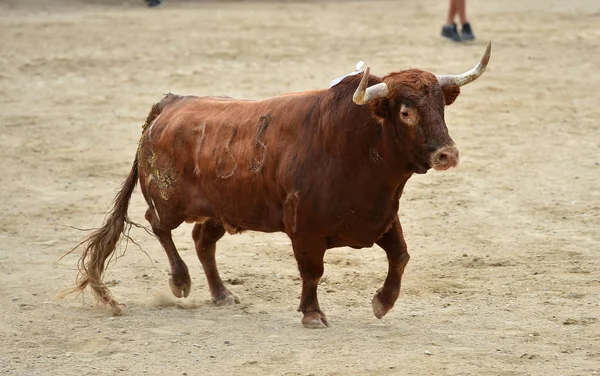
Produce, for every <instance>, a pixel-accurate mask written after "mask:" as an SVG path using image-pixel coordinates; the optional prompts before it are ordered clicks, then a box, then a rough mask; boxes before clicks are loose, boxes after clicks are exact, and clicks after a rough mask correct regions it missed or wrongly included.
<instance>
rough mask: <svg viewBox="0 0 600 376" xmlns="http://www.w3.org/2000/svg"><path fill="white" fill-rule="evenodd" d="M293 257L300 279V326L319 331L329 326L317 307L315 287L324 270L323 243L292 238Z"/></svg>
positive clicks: (317, 300)
mask: <svg viewBox="0 0 600 376" xmlns="http://www.w3.org/2000/svg"><path fill="white" fill-rule="evenodd" d="M292 247H293V248H294V256H295V257H296V262H297V263H298V270H299V271H300V276H301V277H302V295H301V297H300V305H299V306H298V311H301V312H302V313H303V314H304V316H303V317H302V325H304V326H305V327H306V328H310V329H320V328H326V327H328V326H329V323H328V322H327V317H325V313H323V311H321V308H320V307H319V299H318V298H317V287H318V286H319V281H320V280H321V277H322V276H323V272H324V270H325V268H324V266H323V257H324V256H325V251H326V249H327V247H326V245H325V244H324V242H321V241H309V240H307V239H294V238H292Z"/></svg>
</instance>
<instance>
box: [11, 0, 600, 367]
mask: <svg viewBox="0 0 600 376" xmlns="http://www.w3.org/2000/svg"><path fill="white" fill-rule="evenodd" d="M49 3H52V4H51V5H50V4H49ZM68 3H70V5H68ZM141 3H142V2H141V0H139V1H134V0H130V2H129V4H127V3H124V2H123V1H117V0H112V1H108V0H107V1H100V0H95V1H92V0H87V1H84V0H71V1H67V0H55V1H52V2H48V1H42V0H2V1H1V2H0V36H1V44H0V66H1V67H2V69H1V70H0V110H1V111H0V112H1V114H0V134H1V135H0V160H1V165H0V166H1V167H0V188H1V189H0V210H2V213H3V216H2V218H1V219H0V241H1V243H0V304H1V310H0V312H1V320H0V373H8V374H18V375H32V374H41V375H116V374H124V375H141V374H149V375H185V374H187V375H201V374H202V375H594V374H600V320H599V317H598V316H599V313H600V235H599V233H600V95H599V94H598V93H599V92H600V89H599V88H600V69H599V67H600V43H599V41H600V2H598V1H596V0H587V1H583V0H573V1H568V2H565V1H558V0H519V1H517V0H505V1H494V2H492V1H469V4H468V7H469V9H468V11H469V14H470V18H471V20H472V24H473V27H474V31H475V33H476V35H477V37H478V40H477V41H476V42H474V43H470V44H464V45H463V44H460V45H459V44H452V43H450V42H447V41H445V40H442V39H441V38H440V37H439V35H438V33H439V31H440V30H439V29H440V26H441V23H442V22H443V21H444V19H445V12H446V5H447V4H446V1H441V0H439V1H433V0H426V1H417V0H406V1H380V0H370V1H361V2H359V1H343V2H336V1H326V2H318V1H313V2H304V3H291V2H283V3H282V2H276V1H271V2H231V1H223V2H206V1H197V2H194V1H188V2H177V1H175V0H173V1H171V2H168V3H166V4H165V5H164V6H163V7H161V8H159V9H147V8H145V7H144V6H143V5H142V4H141ZM488 39H490V40H492V41H493V43H494V45H493V52H492V60H491V63H490V66H489V68H488V71H487V72H486V73H485V74H484V76H483V77H482V78H481V79H480V80H479V81H477V82H476V83H473V84H472V85H469V86H467V87H465V88H464V90H463V94H462V95H461V97H459V99H458V100H457V102H456V103H455V104H454V105H452V106H451V107H449V108H448V111H447V119H446V120H447V123H448V126H449V129H450V133H451V135H452V137H453V138H454V140H455V141H456V142H457V144H458V146H459V147H460V150H461V156H462V162H461V165H460V166H459V168H458V169H454V170H451V171H448V172H446V173H436V172H429V173H428V174H427V175H425V176H414V177H413V178H412V179H411V180H410V181H409V184H408V186H407V188H406V189H405V192H404V196H403V198H402V201H401V220H402V222H403V225H404V230H405V235H406V240H407V243H408V246H409V251H410V253H411V255H412V259H411V261H410V263H409V265H408V267H407V270H406V273H405V275H404V281H403V282H404V283H403V290H402V293H401V296H400V298H399V300H398V303H397V304H396V307H395V308H394V309H393V310H392V311H391V312H390V313H388V315H387V316H386V317H384V319H383V320H377V319H376V318H375V317H374V316H373V314H372V311H371V302H370V300H371V297H372V294H373V293H374V292H375V290H376V289H377V288H378V287H379V286H380V285H381V284H382V282H383V279H384V277H385V274H386V271H387V262H386V259H385V254H384V252H383V251H382V250H381V249H379V248H373V249H363V250H360V251H359V250H352V249H335V250H330V251H329V252H328V253H327V255H326V271H325V277H324V279H323V282H322V285H321V287H320V289H319V291H320V299H321V306H322V308H323V309H324V310H325V312H326V313H327V314H328V317H329V319H330V322H331V324H332V327H331V328H330V329H328V330H316V331H315V330H308V329H304V328H303V327H302V325H301V324H300V318H301V315H300V314H299V313H298V312H296V311H295V309H296V307H297V304H298V298H299V293H300V280H299V276H298V273H297V269H296V265H295V261H294V259H293V255H292V251H291V246H290V243H289V240H288V239H287V237H286V236H285V235H283V234H261V233H247V234H244V235H238V236H226V237H225V238H224V239H223V240H222V241H221V242H219V243H218V255H217V256H218V257H217V259H218V262H219V264H220V268H221V272H222V276H223V278H224V279H226V280H227V281H229V282H230V283H231V284H233V286H232V289H233V290H234V291H235V292H236V293H237V294H238V295H239V296H240V298H241V299H242V304H240V305H238V306H236V307H215V306H213V305H212V304H211V303H210V302H209V293H208V290H207V285H206V280H205V278H204V275H203V272H202V269H201V267H200V264H199V262H198V260H197V258H196V255H195V251H194V248H193V243H192V241H191V237H190V232H191V225H184V226H181V228H179V229H178V230H177V231H176V233H175V242H176V243H177V244H178V246H179V249H180V251H181V254H182V257H183V258H184V260H185V261H186V262H187V264H188V266H189V268H190V274H191V275H192V280H193V290H192V293H191V295H190V297H189V298H188V299H184V300H177V299H176V298H174V297H173V296H172V295H171V292H170V290H169V288H168V285H167V280H168V263H167V258H166V256H165V254H164V252H163V251H162V249H161V248H160V245H159V243H158V242H157V241H156V240H155V239H154V238H153V237H151V236H149V235H148V234H146V233H145V232H144V231H143V230H139V229H134V230H132V233H131V234H132V236H133V238H134V239H136V240H137V241H138V242H139V244H140V245H141V247H142V248H143V250H144V251H145V252H146V253H147V254H145V253H144V252H142V251H140V250H139V249H138V248H136V247H135V246H131V245H130V246H129V248H128V250H127V252H126V254H125V255H124V256H123V257H121V258H120V259H119V260H118V262H117V263H116V264H113V265H112V266H111V267H110V268H109V269H108V272H107V276H106V280H108V281H111V285H112V286H113V287H112V291H113V293H114V294H115V296H116V297H117V299H118V300H119V301H120V302H122V303H125V304H126V305H127V308H126V311H125V314H124V315H123V316H121V317H112V316H111V315H110V312H109V310H107V309H102V308H98V307H96V306H95V304H94V302H93V301H92V299H91V295H90V294H87V299H86V300H85V302H83V303H82V301H81V299H78V298H76V297H72V296H71V297H68V298H66V299H63V300H58V299H56V295H57V293H58V292H59V291H60V290H61V289H63V288H65V287H68V286H71V285H72V283H73V281H74V277H75V265H76V261H77V259H78V254H77V253H75V254H73V255H69V256H68V257H66V258H64V259H63V260H61V261H58V259H59V257H60V255H62V254H63V253H64V252H65V251H67V250H69V249H70V248H71V247H73V246H74V245H75V244H76V243H77V242H78V241H79V240H81V239H82V238H83V236H84V235H85V233H83V232H81V231H78V230H75V229H73V228H71V227H69V226H75V227H80V228H91V227H98V226H100V225H101V223H102V220H103V217H104V213H105V212H106V211H107V210H108V209H109V208H110V205H111V200H112V198H113V195H114V193H115V191H116V190H117V188H118V187H119V185H120V184H121V182H122V181H123V180H124V179H125V177H126V175H127V173H128V172H129V168H130V165H131V162H132V160H133V157H134V153H135V150H136V145H137V141H138V138H139V137H140V132H141V125H142V123H143V122H144V119H145V117H146V115H147V113H148V111H149V109H150V107H151V105H152V104H153V103H154V102H156V101H157V100H159V99H160V98H161V97H162V94H163V93H165V92H169V91H171V92H174V93H179V94H197V95H230V96H234V97H240V98H264V97H268V96H272V95H276V94H280V93H285V92H290V91H302V90H308V89H314V88H322V87H326V86H327V85H328V84H329V82H330V80H331V79H333V78H335V77H337V76H339V75H341V74H344V73H346V72H349V71H351V70H353V69H354V64H355V63H356V61H357V60H358V59H359V58H360V59H364V60H365V61H366V62H367V63H368V64H369V65H370V66H371V67H372V72H373V73H374V74H378V75H382V74H385V73H387V72H390V71H394V70H401V69H405V68H409V67H418V68H422V69H426V70H430V71H432V72H434V73H442V74H443V73H458V72H461V71H464V70H466V69H469V68H471V67H472V66H473V65H474V64H475V63H476V62H477V61H478V59H479V57H480V56H481V54H482V53H483V50H484V46H485V41H486V40H488ZM144 211H145V205H144V204H143V202H142V199H141V194H140V193H139V190H136V192H135V193H134V198H133V201H132V207H131V209H130V214H131V216H132V218H133V219H134V220H137V221H141V222H142V223H145V221H144V218H143V213H144Z"/></svg>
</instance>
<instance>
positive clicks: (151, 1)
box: [145, 0, 162, 7]
mask: <svg viewBox="0 0 600 376" xmlns="http://www.w3.org/2000/svg"><path fill="white" fill-rule="evenodd" d="M161 1H162V0H145V2H146V5H148V6H149V7H157V6H159V5H160V3H161Z"/></svg>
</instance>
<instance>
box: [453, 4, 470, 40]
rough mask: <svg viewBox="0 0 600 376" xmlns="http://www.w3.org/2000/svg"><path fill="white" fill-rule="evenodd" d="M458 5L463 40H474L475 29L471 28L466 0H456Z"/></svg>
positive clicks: (457, 11)
mask: <svg viewBox="0 0 600 376" xmlns="http://www.w3.org/2000/svg"><path fill="white" fill-rule="evenodd" d="M454 2H455V6H456V13H458V19H459V21H460V24H461V25H462V28H461V30H460V38H461V39H462V40H473V39H475V35H473V30H472V29H471V24H470V23H469V21H468V20H467V7H466V4H465V3H466V0H454Z"/></svg>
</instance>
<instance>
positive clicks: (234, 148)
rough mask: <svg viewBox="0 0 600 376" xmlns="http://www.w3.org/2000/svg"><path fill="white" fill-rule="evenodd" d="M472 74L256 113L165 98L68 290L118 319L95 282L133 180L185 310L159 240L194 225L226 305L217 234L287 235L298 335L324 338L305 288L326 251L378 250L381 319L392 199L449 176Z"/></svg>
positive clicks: (355, 83)
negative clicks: (307, 331)
mask: <svg viewBox="0 0 600 376" xmlns="http://www.w3.org/2000/svg"><path fill="white" fill-rule="evenodd" d="M489 57H490V44H488V46H487V49H486V52H485V54H484V56H483V58H482V60H481V62H480V63H479V64H478V65H477V66H476V67H475V68H473V69H471V70H470V71H468V72H466V73H463V74H460V75H457V76H435V75H433V74H431V73H429V72H424V71H421V70H416V69H410V70H405V71H401V72H397V73H391V74H388V75H387V76H385V77H383V78H379V77H376V76H370V75H369V68H367V69H366V71H365V72H364V73H363V74H359V75H354V76H349V77H346V78H345V79H344V80H342V81H341V82H340V83H339V84H337V85H335V86H333V87H331V88H329V89H327V90H315V91H309V92H304V93H298V94H287V95H283V96H279V97H274V98H269V99H265V100H262V101H241V100H235V99H231V98H215V97H192V96H187V97H183V96H177V95H167V96H166V97H165V98H163V99H162V100H161V101H160V102H159V103H157V104H156V105H154V107H153V108H152V111H151V112H150V114H149V115H148V118H147V120H146V123H145V125H144V127H143V133H142V137H141V140H140V142H139V147H138V150H137V154H136V156H135V160H134V162H133V167H132V169H131V172H130V173H129V176H128V177H127V180H125V182H124V183H123V186H122V188H121V190H120V191H119V193H118V194H117V196H116V198H115V203H114V208H113V209H112V211H111V212H110V214H109V216H108V218H107V220H106V222H105V223H104V225H103V227H101V228H100V229H98V230H97V231H96V232H94V233H93V234H92V235H91V236H90V237H89V238H87V239H86V243H85V248H84V251H83V254H82V256H81V259H80V261H79V268H80V272H79V274H78V278H77V288H76V290H84V289H85V288H86V286H88V285H89V286H90V287H91V288H92V291H93V292H94V295H95V296H96V297H97V298H98V299H99V300H100V301H102V302H104V303H107V304H109V305H111V307H112V309H113V312H114V313H115V314H119V313H120V312H121V309H120V307H119V304H118V303H117V302H116V301H115V299H114V298H113V296H112V295H111V293H110V291H109V290H108V288H107V287H106V286H105V285H104V284H103V282H102V278H103V274H104V270H105V267H106V264H107V260H110V257H111V255H112V254H113V252H114V250H115V246H116V244H117V242H118V241H119V239H120V237H121V235H122V233H123V232H124V230H125V225H126V224H131V223H132V222H131V221H130V220H129V218H128V216H127V209H128V205H129V199H130V197H131V194H132V192H133V189H134V188H135V185H136V184H137V182H138V180H139V184H140V187H141V190H142V193H143V195H144V198H145V199H146V202H147V203H148V210H147V211H146V219H147V220H148V221H149V222H150V225H151V227H152V230H153V232H154V234H155V235H156V237H157V238H158V239H159V241H160V243H161V244H162V246H163V247H164V249H165V251H166V253H167V256H168V258H169V263H170V266H171V275H172V277H171V278H170V280H169V284H170V287H171V290H172V292H173V294H174V295H175V296H177V297H187V296H188V294H189V293H190V288H191V280H190V276H189V273H188V268H187V266H186V265H185V263H184V262H183V260H182V259H181V257H180V256H179V254H178V253H177V249H176V247H175V244H174V243H173V239H172V237H171V231H172V230H173V229H175V228H177V227H178V226H179V225H180V224H182V223H183V222H188V223H195V226H194V229H193V231H192V236H193V239H194V242H195V245H196V252H197V254H198V258H199V259H200V262H201V263H202V267H203V268H204V272H205V274H206V277H207V280H208V286H209V288H210V293H211V296H212V299H213V300H214V301H215V302H216V303H217V304H232V303H237V302H238V298H237V297H236V296H235V295H234V294H233V293H232V292H231V291H230V290H229V289H228V288H227V287H225V285H224V284H223V282H222V280H221V278H220V276H219V272H218V270H217V265H216V262H215V245H216V242H217V241H218V240H219V239H220V238H221V237H222V236H223V235H224V234H225V232H226V231H227V232H229V233H231V234H233V233H239V232H241V231H244V230H253V231H262V232H276V231H281V232H285V233H286V234H287V235H288V236H289V237H290V239H291V241H292V248H293V250H294V256H295V257H296V261H297V263H298V269H299V271H300V275H301V277H302V296H301V300H300V306H299V308H298V310H299V311H302V313H303V318H302V323H303V324H304V326H306V327H311V328H317V327H325V326H328V322H327V319H326V317H325V314H324V313H323V312H322V311H321V309H320V308H319V302H318V299H317V286H318V284H319V280H320V278H321V276H322V275H323V256H324V254H325V251H326V250H327V249H329V248H333V247H342V246H350V247H355V248H362V247H371V246H372V245H373V244H377V245H379V246H380V247H381V248H383V249H384V250H385V252H386V254H387V258H388V261H389V269H388V274H387V278H386V279H385V282H384V284H383V287H382V288H381V289H379V290H378V291H377V293H376V294H375V296H374V297H373V302H372V304H373V312H374V313H375V316H376V317H377V318H381V317H383V315H385V314H386V313H387V312H388V311H389V310H390V309H391V308H392V306H393V305H394V303H395V301H396V299H397V298H398V295H399V293H400V282H401V278H402V273H403V271H404V267H405V266H406V264H407V262H408V260H409V255H408V252H407V250H406V243H405V242H404V237H403V234H402V227H401V225H400V221H399V219H398V206H399V199H400V196H401V195H402V190H403V188H404V185H405V184H406V182H407V181H408V179H409V178H410V177H411V175H412V174H414V173H419V174H423V173H425V172H427V170H428V169H430V168H433V169H435V170H446V169H448V168H450V167H455V166H456V165H457V164H458V149H457V148H456V146H455V144H454V141H452V139H451V138H450V136H449V135H448V131H447V128H446V124H445V121H444V106H446V105H449V104H451V103H452V102H454V100H455V99H456V97H457V96H458V94H459V92H460V89H459V87H460V86H462V85H465V84H467V83H469V82H471V81H473V80H475V79H476V78H477V77H479V76H480V75H481V74H482V73H483V71H484V70H485V68H486V66H487V63H488V61H489Z"/></svg>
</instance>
